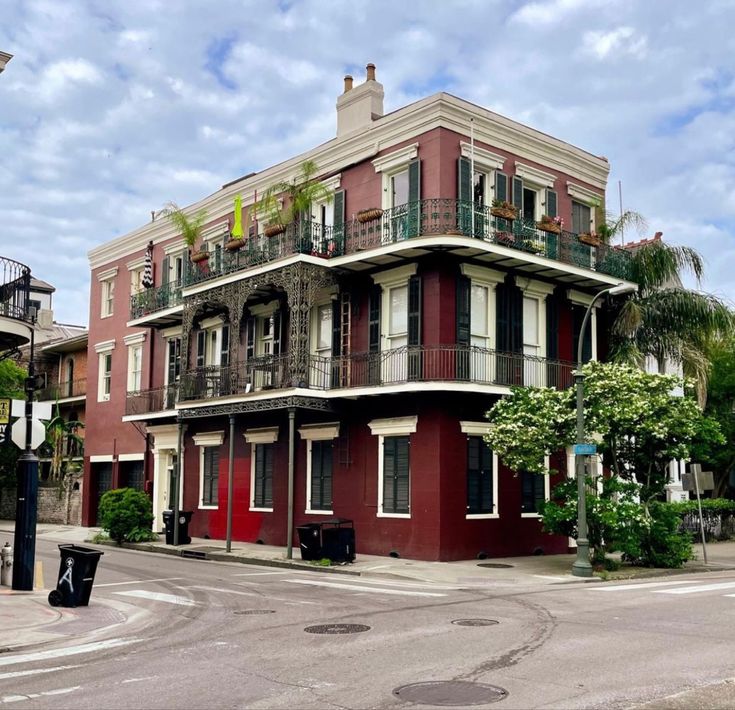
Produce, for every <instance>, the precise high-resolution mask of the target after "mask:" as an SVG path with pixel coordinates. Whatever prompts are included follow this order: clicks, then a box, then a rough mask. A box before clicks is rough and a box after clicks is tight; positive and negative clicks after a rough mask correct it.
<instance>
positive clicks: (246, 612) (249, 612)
mask: <svg viewBox="0 0 735 710" xmlns="http://www.w3.org/2000/svg"><path fill="white" fill-rule="evenodd" d="M275 613H276V610H275V609H240V611H236V612H235V614H240V615H244V616H251V615H254V614H275Z"/></svg>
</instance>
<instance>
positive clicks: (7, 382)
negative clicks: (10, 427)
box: [0, 360, 27, 488]
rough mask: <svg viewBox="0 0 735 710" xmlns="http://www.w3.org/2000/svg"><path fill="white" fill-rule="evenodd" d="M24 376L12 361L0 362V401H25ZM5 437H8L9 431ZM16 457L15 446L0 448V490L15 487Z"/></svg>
mask: <svg viewBox="0 0 735 710" xmlns="http://www.w3.org/2000/svg"><path fill="white" fill-rule="evenodd" d="M26 374H27V373H26V371H25V370H24V369H23V368H22V367H18V365H16V364H15V363H14V362H13V361H12V360H0V399H6V398H9V399H25V392H24V390H23V384H24V380H25V378H26ZM7 436H8V437H9V436H10V431H8V432H7ZM18 456H20V449H19V448H18V447H17V446H15V444H12V443H9V444H7V445H4V446H0V488H14V487H15V481H16V476H15V473H16V471H15V469H16V465H17V461H18Z"/></svg>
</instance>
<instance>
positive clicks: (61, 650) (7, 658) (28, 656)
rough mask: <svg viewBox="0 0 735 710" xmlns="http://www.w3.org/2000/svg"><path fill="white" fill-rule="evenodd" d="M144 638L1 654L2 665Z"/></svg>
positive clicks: (127, 642)
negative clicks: (10, 654) (13, 654)
mask: <svg viewBox="0 0 735 710" xmlns="http://www.w3.org/2000/svg"><path fill="white" fill-rule="evenodd" d="M141 640H142V639H106V640H105V641H95V642H93V643H84V644H81V645H79V646H67V647H65V648H52V649H49V650H48V651H34V652H32V653H22V654H19V655H17V656H6V655H5V654H3V655H2V656H0V666H12V665H15V664H17V663H31V662H33V661H46V660H48V659H49V658H61V657H63V656H74V655H76V654H78V653H93V652H97V651H103V650H106V649H108V648H115V647H116V646H127V645H128V644H130V643H138V642H140V641H141Z"/></svg>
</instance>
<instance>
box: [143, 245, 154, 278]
mask: <svg viewBox="0 0 735 710" xmlns="http://www.w3.org/2000/svg"><path fill="white" fill-rule="evenodd" d="M141 284H142V286H143V288H151V287H152V286H153V242H148V248H147V249H146V250H145V263H144V264H143V280H142V282H141Z"/></svg>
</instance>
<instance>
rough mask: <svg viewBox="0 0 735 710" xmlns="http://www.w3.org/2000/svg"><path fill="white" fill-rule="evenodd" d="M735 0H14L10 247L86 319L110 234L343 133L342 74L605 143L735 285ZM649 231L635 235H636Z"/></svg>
mask: <svg viewBox="0 0 735 710" xmlns="http://www.w3.org/2000/svg"><path fill="white" fill-rule="evenodd" d="M733 28H735V0H701V1H700V2H698V3H692V2H691V1H690V0H534V1H532V2H521V1H519V0H411V2H409V1H408V0H405V1H403V0H374V1H372V2H371V1H370V0H349V2H348V1H346V0H278V1H276V0H217V2H211V1H209V2H208V1H206V0H166V1H162V0H126V1H124V2H123V1H122V0H64V2H60V1H59V0H2V2H0V50H2V51H5V52H9V53H11V54H13V55H15V57H14V58H13V60H12V61H11V62H10V63H9V64H8V66H7V68H6V71H5V72H4V73H3V74H2V75H0V240H1V248H0V254H2V255H4V256H9V257H11V258H14V259H17V260H20V261H22V262H24V263H26V264H28V265H29V266H31V268H32V270H33V273H34V275H35V276H37V277H39V278H42V279H44V280H46V281H50V282H51V283H53V284H54V285H55V286H56V287H57V293H56V296H55V304H54V305H55V311H56V317H57V319H58V320H60V321H62V322H67V323H86V322H87V315H88V290H89V276H88V262H87V252H88V250H89V249H90V248H92V247H94V246H96V245H98V244H100V243H102V242H105V241H107V240H109V239H112V238H114V237H115V236H118V235H121V234H124V233H126V232H128V231H130V230H131V229H133V228H135V227H138V226H140V225H141V224H143V223H145V222H146V221H148V219H149V218H150V211H151V210H153V209H159V208H160V207H161V206H162V205H163V204H164V203H165V202H167V201H169V200H173V201H175V202H177V203H179V204H182V205H185V204H188V203H190V202H193V201H195V200H197V199H200V198H201V197H203V196H205V195H207V194H210V193H211V192H214V191H215V190H217V189H218V188H219V186H221V185H222V184H223V183H225V182H228V181H230V180H232V179H234V178H236V177H238V176H241V175H244V174H246V173H248V172H251V171H253V170H260V169H262V168H265V167H267V166H269V165H271V164H273V163H276V162H278V161H280V160H283V159H286V158H288V157H291V156H293V155H294V154H296V153H298V152H300V151H302V150H306V149H308V148H311V147H313V146H314V145H316V144H318V143H321V142H323V141H325V140H328V139H329V138H332V137H333V136H334V135H335V120H336V119H335V109H334V104H335V100H336V98H337V95H338V94H339V93H340V91H341V89H342V77H343V75H344V74H345V73H351V74H353V75H354V76H355V79H356V81H358V82H360V81H362V80H363V79H364V66H365V64H366V63H367V62H370V61H372V62H374V63H375V64H376V65H377V68H378V69H377V72H378V80H379V81H381V82H382V83H383V84H384V86H385V109H386V111H390V110H393V109H396V108H399V107H401V106H403V105H405V104H406V103H409V102H411V101H414V100H416V99H419V98H422V97H424V96H427V95H429V94H432V93H434V92H436V91H447V92H449V93H452V94H455V95H457V96H460V97H462V98H465V99H467V100H470V101H473V102H475V103H478V104H481V105H483V106H486V107H488V108H490V109H492V110H494V111H498V112H499V113H502V114H504V115H506V116H509V117H510V118H513V119H516V120H519V121H521V122H523V123H526V124H529V125H531V126H533V127H535V128H537V129H540V130H542V131H544V132H546V133H550V134H552V135H554V136H557V137H559V138H562V139H564V140H566V141H569V142H571V143H574V144H576V145H578V146H580V147H582V148H585V149H586V150H589V151H590V152H592V153H595V154H598V155H605V156H606V157H607V158H608V159H609V160H610V163H611V165H612V173H611V176H610V183H609V189H608V202H609V205H610V206H614V207H615V208H617V205H618V180H620V181H622V188H623V202H624V206H625V208H629V209H635V210H638V211H639V212H641V213H643V214H644V215H645V216H646V217H647V218H648V220H649V223H650V232H651V233H652V232H653V231H659V230H660V231H662V232H664V238H665V239H667V240H669V241H670V242H672V243H678V244H688V245H691V246H693V247H695V248H697V249H698V250H699V251H700V252H701V253H702V254H703V255H704V256H705V258H706V261H707V267H708V268H707V277H706V280H705V282H704V284H703V287H704V288H705V289H706V290H708V291H712V292H714V293H717V294H718V295H720V296H723V297H725V298H728V299H730V300H735V279H733V278H732V272H733V270H734V269H735V61H734V60H733V57H735V31H734V29H733ZM629 236H630V238H633V237H634V236H635V235H629Z"/></svg>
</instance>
